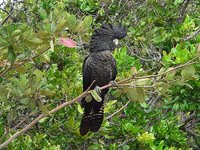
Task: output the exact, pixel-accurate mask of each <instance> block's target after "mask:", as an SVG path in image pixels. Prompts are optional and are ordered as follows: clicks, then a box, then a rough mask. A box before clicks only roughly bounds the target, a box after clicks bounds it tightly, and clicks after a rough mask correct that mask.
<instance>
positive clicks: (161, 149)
mask: <svg viewBox="0 0 200 150" xmlns="http://www.w3.org/2000/svg"><path fill="white" fill-rule="evenodd" d="M163 146H164V141H163V140H162V141H161V142H160V143H159V145H158V146H157V147H156V149H155V150H163Z"/></svg>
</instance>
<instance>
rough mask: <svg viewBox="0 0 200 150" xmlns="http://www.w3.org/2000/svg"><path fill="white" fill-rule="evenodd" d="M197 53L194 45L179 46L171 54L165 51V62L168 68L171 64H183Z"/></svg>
mask: <svg viewBox="0 0 200 150" xmlns="http://www.w3.org/2000/svg"><path fill="white" fill-rule="evenodd" d="M196 53H197V51H196V49H195V45H193V44H190V45H188V44H184V43H182V44H177V45H176V47H174V48H172V49H171V52H170V53H169V54H167V53H166V52H165V51H163V55H164V56H163V62H164V64H165V65H167V66H169V65H171V64H182V63H185V62H187V61H189V60H190V59H191V58H192V57H194V56H195V54H196Z"/></svg>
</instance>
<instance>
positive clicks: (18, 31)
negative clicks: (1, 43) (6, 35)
mask: <svg viewBox="0 0 200 150" xmlns="http://www.w3.org/2000/svg"><path fill="white" fill-rule="evenodd" d="M21 33H22V31H21V30H19V29H17V30H15V31H13V32H12V34H11V36H12V37H15V36H18V35H20V34H21Z"/></svg>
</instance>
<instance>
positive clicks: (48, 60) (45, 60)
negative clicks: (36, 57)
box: [40, 54, 51, 64]
mask: <svg viewBox="0 0 200 150" xmlns="http://www.w3.org/2000/svg"><path fill="white" fill-rule="evenodd" d="M40 57H41V61H42V62H45V63H47V64H48V63H50V61H51V60H50V57H49V56H48V55H47V54H42V55H41V56H40Z"/></svg>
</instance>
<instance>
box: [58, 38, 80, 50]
mask: <svg viewBox="0 0 200 150" xmlns="http://www.w3.org/2000/svg"><path fill="white" fill-rule="evenodd" d="M60 43H61V44H62V45H64V46H66V47H70V48H73V47H76V46H77V44H76V42H75V41H73V40H72V39H69V38H60Z"/></svg>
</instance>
